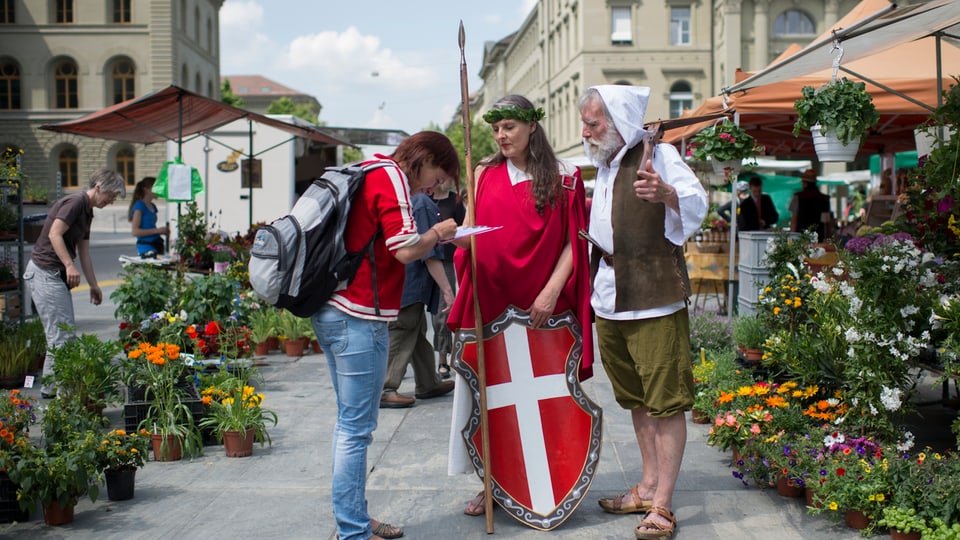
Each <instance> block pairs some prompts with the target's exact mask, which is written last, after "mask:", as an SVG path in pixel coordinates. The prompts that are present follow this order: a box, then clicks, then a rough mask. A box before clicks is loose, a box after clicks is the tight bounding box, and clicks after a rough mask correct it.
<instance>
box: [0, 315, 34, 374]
mask: <svg viewBox="0 0 960 540" xmlns="http://www.w3.org/2000/svg"><path fill="white" fill-rule="evenodd" d="M19 326H20V325H17V324H11V323H0V387H3V388H18V387H20V386H22V385H23V377H24V376H25V375H26V374H27V373H29V372H30V369H31V368H32V367H33V364H34V360H35V358H34V356H33V353H32V351H31V350H30V348H29V347H28V345H27V340H26V337H25V336H24V335H23V334H22V333H21V332H19V331H18V330H19Z"/></svg>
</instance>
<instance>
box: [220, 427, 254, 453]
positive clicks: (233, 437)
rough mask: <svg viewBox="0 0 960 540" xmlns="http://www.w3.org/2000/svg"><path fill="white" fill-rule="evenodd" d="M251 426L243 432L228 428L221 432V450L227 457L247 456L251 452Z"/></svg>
mask: <svg viewBox="0 0 960 540" xmlns="http://www.w3.org/2000/svg"><path fill="white" fill-rule="evenodd" d="M254 439H255V437H254V435H253V428H248V429H247V431H245V432H242V433H241V432H239V431H235V430H228V431H224V432H223V450H224V452H226V455H227V457H247V456H249V455H252V454H253V442H254Z"/></svg>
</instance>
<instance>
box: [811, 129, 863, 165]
mask: <svg viewBox="0 0 960 540" xmlns="http://www.w3.org/2000/svg"><path fill="white" fill-rule="evenodd" d="M810 134H811V135H813V149H814V150H816V152H817V159H819V160H820V161H831V162H845V161H853V160H854V159H855V158H856V157H857V152H858V151H859V150H860V136H859V135H858V136H856V137H853V138H851V139H850V142H849V143H848V144H844V143H843V142H842V141H841V140H840V139H838V138H837V134H836V133H835V132H833V131H826V132H823V131H821V129H820V124H817V125H815V126H813V127H811V128H810Z"/></svg>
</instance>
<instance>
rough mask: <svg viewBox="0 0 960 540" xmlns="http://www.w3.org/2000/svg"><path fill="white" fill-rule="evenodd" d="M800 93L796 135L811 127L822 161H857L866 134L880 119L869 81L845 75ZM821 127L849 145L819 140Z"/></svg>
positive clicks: (794, 106)
mask: <svg viewBox="0 0 960 540" xmlns="http://www.w3.org/2000/svg"><path fill="white" fill-rule="evenodd" d="M800 93H801V96H800V99H798V100H796V101H794V102H793V108H794V110H796V111H797V120H796V122H794V124H793V135H794V137H797V136H799V135H800V131H801V130H804V129H809V130H810V133H811V134H813V136H814V148H815V149H816V151H817V157H818V158H820V161H853V158H854V157H856V155H857V150H859V149H860V140H861V138H862V137H863V134H864V133H866V132H867V130H869V129H870V128H871V127H873V126H874V124H876V123H877V122H878V121H879V120H880V114H879V113H878V112H877V108H876V107H875V106H874V104H873V97H871V95H870V92H867V89H866V85H865V84H864V83H862V82H853V81H851V80H849V79H847V78H841V79H839V80H832V81H830V82H828V83H827V84H825V85H823V86H821V87H820V88H814V87H812V86H804V87H803V88H802V89H801V90H800ZM821 130H822V131H823V134H825V135H826V136H827V137H828V138H829V137H833V138H834V139H838V140H839V142H840V143H843V144H845V145H846V146H842V147H837V148H836V149H834V148H835V147H834V146H833V145H832V144H831V145H829V146H823V143H820V144H818V143H817V133H818V132H820V131H821ZM821 152H824V153H821Z"/></svg>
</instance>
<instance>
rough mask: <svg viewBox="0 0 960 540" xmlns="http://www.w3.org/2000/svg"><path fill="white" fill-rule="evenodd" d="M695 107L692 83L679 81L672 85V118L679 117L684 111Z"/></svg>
mask: <svg viewBox="0 0 960 540" xmlns="http://www.w3.org/2000/svg"><path fill="white" fill-rule="evenodd" d="M692 108H693V91H692V90H691V88H690V83H688V82H686V81H678V82H675V83H673V85H671V86H670V118H679V117H680V116H681V115H683V112H684V111H686V110H688V109H692Z"/></svg>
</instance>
